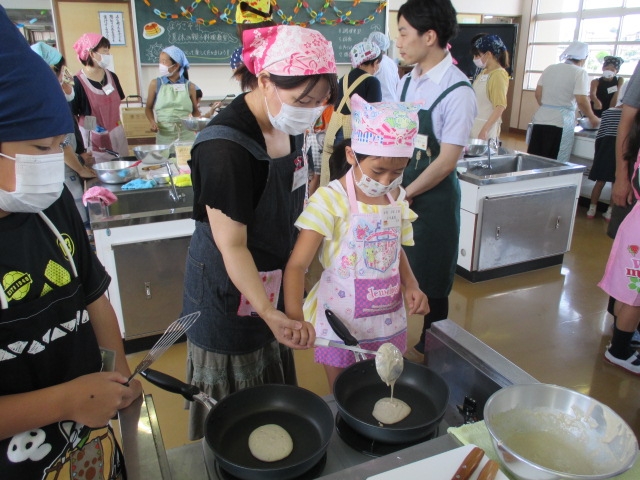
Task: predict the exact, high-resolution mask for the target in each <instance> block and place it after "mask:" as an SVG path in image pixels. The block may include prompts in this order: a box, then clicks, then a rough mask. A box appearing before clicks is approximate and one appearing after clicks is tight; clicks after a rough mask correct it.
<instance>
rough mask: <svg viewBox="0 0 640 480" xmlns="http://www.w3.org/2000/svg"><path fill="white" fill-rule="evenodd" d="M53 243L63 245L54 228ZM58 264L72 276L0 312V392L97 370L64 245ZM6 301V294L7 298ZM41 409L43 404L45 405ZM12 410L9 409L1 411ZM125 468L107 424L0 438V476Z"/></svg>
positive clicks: (114, 472)
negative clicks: (36, 295) (50, 288)
mask: <svg viewBox="0 0 640 480" xmlns="http://www.w3.org/2000/svg"><path fill="white" fill-rule="evenodd" d="M40 216H41V217H42V218H43V220H44V221H45V223H47V224H48V225H49V227H50V229H51V230H52V238H51V241H57V242H58V245H61V244H64V240H62V237H60V234H59V232H58V231H57V229H56V228H55V227H54V226H53V224H51V223H50V222H49V220H48V219H47V218H46V216H44V214H41V215H40ZM62 248H64V250H65V253H63V252H60V256H59V258H56V259H54V261H55V262H56V263H58V264H59V265H67V264H70V265H71V267H72V268H71V270H72V271H73V273H74V274H73V275H72V278H71V281H70V282H69V283H68V284H67V285H64V286H62V287H59V288H55V289H53V290H51V291H49V292H48V293H46V294H45V295H43V296H42V297H40V298H38V299H37V300H34V301H32V302H29V303H25V304H22V305H17V306H15V307H11V308H3V309H2V311H1V314H0V360H1V361H0V378H3V379H10V381H3V382H2V384H1V385H0V395H10V394H17V393H24V392H29V391H33V390H38V389H42V388H47V387H51V386H54V385H58V384H60V383H64V382H67V381H70V380H72V379H74V378H77V377H79V376H81V375H85V374H88V373H94V372H99V371H100V370H101V367H102V360H101V356H100V349H99V347H98V342H97V339H96V336H95V333H94V331H93V327H92V326H91V323H90V322H89V314H88V312H87V310H86V305H85V301H84V293H83V290H82V285H81V283H80V280H79V279H78V276H77V273H76V272H75V264H74V263H73V257H72V256H71V253H70V252H69V249H68V248H66V246H65V247H62ZM0 295H3V296H4V291H2V290H1V289H0ZM5 300H6V298H5ZM43 408H46V405H43ZM2 415H10V412H2ZM121 469H124V465H123V464H122V457H121V453H120V450H119V447H118V445H117V443H116V440H115V436H114V434H113V431H112V430H111V428H110V427H103V428H98V429H91V428H88V427H85V426H83V425H81V424H78V423H76V422H73V421H66V422H65V421H63V422H59V423H55V424H52V425H48V426H46V427H42V428H37V429H33V430H31V431H28V432H24V433H22V434H18V435H14V436H13V437H11V438H8V439H4V440H2V441H0V471H1V472H2V474H0V477H1V478H3V479H16V480H18V479H20V480H25V479H28V480H31V479H45V478H46V479H61V480H62V479H64V480H67V479H69V480H71V479H81V478H96V479H102V478H105V479H111V478H120V477H119V475H121V474H122V473H121V472H120V470H121Z"/></svg>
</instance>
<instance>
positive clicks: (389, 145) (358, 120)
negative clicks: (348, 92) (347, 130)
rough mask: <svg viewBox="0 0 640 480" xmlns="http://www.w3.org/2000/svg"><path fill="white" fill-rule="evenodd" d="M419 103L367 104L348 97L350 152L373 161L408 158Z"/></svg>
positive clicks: (419, 106) (357, 98) (411, 148)
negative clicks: (375, 158)
mask: <svg viewBox="0 0 640 480" xmlns="http://www.w3.org/2000/svg"><path fill="white" fill-rule="evenodd" d="M422 107H423V103H422V102H414V103H407V102H403V103H400V102H379V103H367V102H366V101H365V100H364V99H363V98H362V97H361V96H360V95H358V94H357V93H356V94H354V95H352V96H351V127H352V132H351V148H353V151H354V152H356V153H361V154H363V155H373V156H376V157H411V156H412V155H413V148H414V147H413V142H414V139H415V136H416V134H417V133H418V111H419V110H420V109H421V108H422Z"/></svg>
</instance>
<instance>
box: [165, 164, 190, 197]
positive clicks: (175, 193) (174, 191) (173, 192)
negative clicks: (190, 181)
mask: <svg viewBox="0 0 640 480" xmlns="http://www.w3.org/2000/svg"><path fill="white" fill-rule="evenodd" d="M164 166H165V167H166V168H167V172H168V173H169V185H170V186H171V187H170V188H171V189H170V190H169V196H170V197H171V199H172V200H173V201H174V202H176V203H178V201H180V200H182V199H183V198H184V197H185V195H184V193H178V189H177V188H176V184H175V182H174V181H173V173H172V172H171V162H165V164H164Z"/></svg>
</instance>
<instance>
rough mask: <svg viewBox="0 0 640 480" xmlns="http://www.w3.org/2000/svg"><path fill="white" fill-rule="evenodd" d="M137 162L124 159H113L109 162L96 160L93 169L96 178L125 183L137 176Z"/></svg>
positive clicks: (103, 180) (102, 180) (106, 181)
mask: <svg viewBox="0 0 640 480" xmlns="http://www.w3.org/2000/svg"><path fill="white" fill-rule="evenodd" d="M137 165H138V162H129V161H126V160H113V161H111V162H98V163H96V164H95V165H94V166H93V169H94V170H95V172H96V175H97V176H98V179H99V180H100V181H101V182H104V183H114V184H117V183H127V182H128V181H130V180H133V179H134V178H138V177H139V176H140V174H139V173H138V166H137Z"/></svg>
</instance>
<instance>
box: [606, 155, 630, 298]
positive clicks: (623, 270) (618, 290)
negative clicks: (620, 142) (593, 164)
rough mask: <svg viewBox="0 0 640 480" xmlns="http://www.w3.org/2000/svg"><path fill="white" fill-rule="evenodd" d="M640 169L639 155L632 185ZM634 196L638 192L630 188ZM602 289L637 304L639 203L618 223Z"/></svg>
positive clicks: (614, 296)
mask: <svg viewBox="0 0 640 480" xmlns="http://www.w3.org/2000/svg"><path fill="white" fill-rule="evenodd" d="M638 168H640V154H639V155H638V158H637V159H636V163H635V166H634V170H635V171H634V174H633V181H632V182H631V183H632V184H634V185H635V183H636V180H637V178H636V177H637V175H638ZM633 194H634V195H635V196H636V199H640V195H638V192H637V191H636V188H635V186H634V187H633ZM598 286H599V287H600V288H602V290H604V291H605V292H606V293H608V294H609V295H611V296H612V297H613V298H615V299H616V300H619V301H621V302H622V303H626V304H627V305H632V306H636V307H637V306H640V202H636V204H635V206H634V207H633V209H632V210H631V212H629V214H628V215H627V216H626V218H625V219H624V220H623V222H622V223H621V224H620V228H618V233H617V234H616V238H615V240H614V241H613V246H612V247H611V253H610V254H609V261H608V262H607V267H606V269H605V271H604V276H603V277H602V280H600V283H599V284H598Z"/></svg>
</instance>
